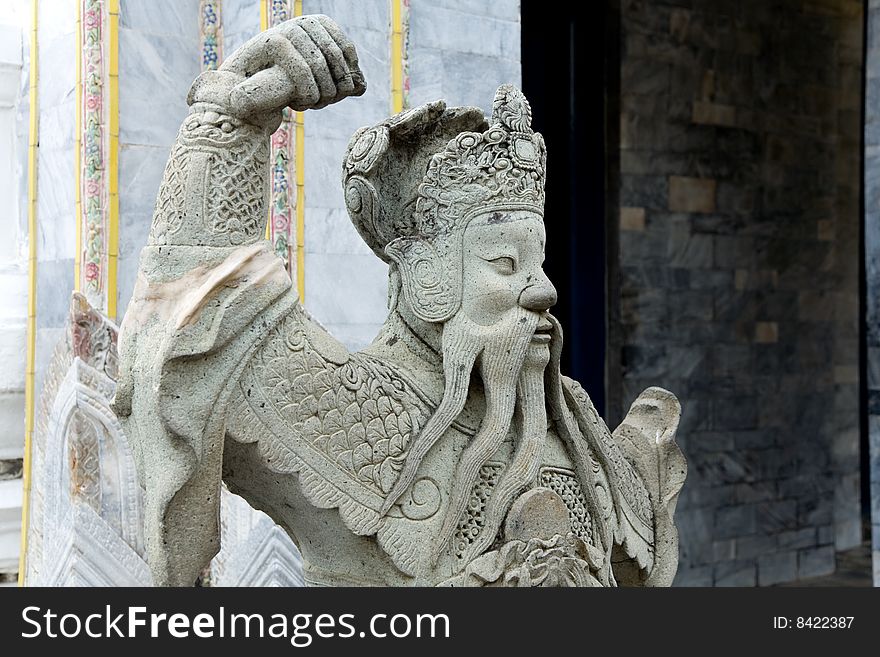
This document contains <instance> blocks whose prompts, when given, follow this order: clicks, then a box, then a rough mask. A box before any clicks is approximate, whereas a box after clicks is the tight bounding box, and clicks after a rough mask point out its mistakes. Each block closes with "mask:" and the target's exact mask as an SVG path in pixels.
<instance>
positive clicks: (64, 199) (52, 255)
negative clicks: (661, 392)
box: [37, 148, 76, 261]
mask: <svg viewBox="0 0 880 657" xmlns="http://www.w3.org/2000/svg"><path fill="white" fill-rule="evenodd" d="M38 158H39V159H38V164H39V186H38V195H37V216H38V217H39V222H38V228H39V238H38V239H39V241H38V243H37V252H38V254H39V255H38V257H39V259H40V260H41V261H42V260H56V259H59V258H72V257H73V255H74V252H75V250H76V249H75V245H76V221H75V220H74V216H75V210H76V200H75V194H76V180H75V178H74V163H73V161H74V160H73V149H72V148H71V149H67V150H59V149H55V150H47V149H42V148H41V149H40V152H39V156H38Z"/></svg>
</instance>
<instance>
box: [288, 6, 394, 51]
mask: <svg viewBox="0 0 880 657" xmlns="http://www.w3.org/2000/svg"><path fill="white" fill-rule="evenodd" d="M303 13H304V14H325V15H327V16H329V17H330V18H332V19H333V20H334V21H336V22H337V23H339V26H340V27H342V29H343V30H345V31H346V32H347V33H348V34H352V33H353V32H354V28H358V27H360V28H368V29H373V30H375V29H383V27H385V26H387V25H389V24H390V20H391V12H390V8H389V3H388V0H357V1H356V2H352V0H303ZM355 43H357V41H356V42H355ZM389 48H390V43H389Z"/></svg>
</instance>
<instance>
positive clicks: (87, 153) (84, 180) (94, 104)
mask: <svg viewBox="0 0 880 657" xmlns="http://www.w3.org/2000/svg"><path fill="white" fill-rule="evenodd" d="M81 1H82V7H81V11H82V17H83V18H82V26H81V29H82V34H81V37H82V41H81V43H82V52H81V57H82V67H83V68H82V89H81V90H80V93H81V99H82V100H81V102H82V107H81V112H82V123H81V126H80V127H81V130H82V132H81V134H80V148H81V152H80V166H81V171H80V184H81V186H82V187H81V194H82V198H81V210H80V212H81V216H80V217H78V218H77V220H78V221H80V222H82V236H83V241H82V253H81V257H82V274H81V276H82V279H83V280H82V283H83V287H84V291H85V292H86V295H87V296H88V297H89V298H90V299H92V300H94V298H95V296H97V295H99V294H100V293H101V292H102V291H103V288H104V258H105V255H106V252H107V248H106V244H105V243H106V228H105V226H106V218H107V205H108V195H109V190H108V188H107V185H108V176H107V172H106V158H107V142H106V138H107V118H106V116H105V114H104V105H105V103H104V93H105V89H106V85H105V83H106V75H107V70H106V63H105V59H104V36H105V30H106V20H105V17H106V9H107V8H106V6H105V0H81Z"/></svg>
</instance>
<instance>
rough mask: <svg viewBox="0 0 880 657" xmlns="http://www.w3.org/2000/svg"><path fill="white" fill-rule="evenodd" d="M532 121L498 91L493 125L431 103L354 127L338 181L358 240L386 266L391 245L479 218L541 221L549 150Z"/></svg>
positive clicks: (511, 95) (514, 99) (520, 102)
mask: <svg viewBox="0 0 880 657" xmlns="http://www.w3.org/2000/svg"><path fill="white" fill-rule="evenodd" d="M531 119H532V114H531V108H530V107H529V103H528V101H527V100H526V98H525V96H524V95H523V93H522V92H521V91H520V90H519V89H517V88H516V87H513V86H512V85H503V86H502V87H500V88H499V89H498V91H497V92H496V94H495V102H494V105H493V115H492V126H491V127H490V126H489V125H488V124H487V123H486V120H485V118H484V116H483V112H482V110H479V109H477V108H475V107H454V108H448V109H447V107H446V104H445V103H443V102H442V101H437V102H433V103H428V104H426V105H421V106H419V107H415V108H413V109H410V110H406V111H404V112H401V113H400V114H397V115H395V116H393V117H391V118H389V119H386V120H385V121H383V122H382V123H380V124H378V125H375V126H371V127H367V128H361V129H360V130H358V132H357V133H355V135H354V136H353V137H352V139H351V142H350V143H349V146H348V151H347V152H346V156H345V161H344V163H343V176H342V177H343V185H344V188H345V199H346V205H347V207H348V212H349V215H350V216H351V220H352V222H353V223H354V225H355V227H356V228H357V230H358V232H359V233H360V234H361V237H363V239H364V241H366V243H367V244H368V245H369V246H370V248H372V249H373V252H374V253H375V254H376V255H377V256H379V257H380V258H382V259H383V260H385V261H386V262H390V261H391V258H389V255H388V254H387V253H386V251H385V247H386V246H387V245H388V244H389V243H390V242H392V241H393V240H395V239H396V238H399V237H415V236H423V237H432V236H435V235H437V234H438V233H441V232H448V231H450V230H454V229H457V228H464V226H465V225H466V223H467V220H469V219H470V218H471V217H472V216H473V215H474V214H476V213H477V212H481V211H492V210H494V209H497V210H511V209H513V210H515V209H528V210H532V211H534V212H537V213H539V214H541V215H542V216H543V207H544V180H545V170H546V169H545V166H546V158H547V150H546V148H545V146H544V139H543V138H542V137H541V135H540V134H538V133H535V132H533V131H532V129H531Z"/></svg>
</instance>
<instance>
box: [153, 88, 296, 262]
mask: <svg viewBox="0 0 880 657" xmlns="http://www.w3.org/2000/svg"><path fill="white" fill-rule="evenodd" d="M213 73H215V74H216V75H213V76H210V77H209V78H207V79H208V80H209V82H210V81H211V80H214V81H215V82H216V83H212V84H208V83H202V84H201V85H200V83H199V80H204V79H206V78H205V76H204V74H203V76H200V77H199V79H198V80H197V81H196V83H195V84H193V90H194V91H192V92H191V94H190V96H191V99H193V103H192V106H191V108H190V112H189V115H188V116H187V117H186V119H185V120H184V122H183V125H181V127H180V131H179V133H178V135H177V139H176V141H175V143H174V146H173V147H172V149H171V155H170V156H169V158H168V163H167V164H166V166H165V174H164V176H163V178H162V185H161V187H160V188H159V194H158V196H157V198H156V207H155V211H154V214H153V222H152V227H151V229H150V241H149V243H150V244H151V245H155V246H160V245H169V246H170V245H175V246H206V247H228V246H240V245H242V244H252V243H254V242H256V241H257V240H259V239H261V238H262V236H263V234H264V231H265V222H266V188H265V186H266V184H267V180H268V177H267V175H266V169H267V163H268V158H269V135H270V134H271V130H272V129H273V128H274V126H271V125H267V124H265V123H263V124H257V123H251V122H248V121H245V120H242V119H240V118H236V117H235V116H233V115H232V114H231V113H230V112H229V111H228V107H227V106H226V103H225V101H224V98H225V99H227V100H228V93H227V92H226V91H224V89H225V87H226V86H227V85H228V83H224V74H223V72H221V71H215V72H213ZM229 82H231V81H229ZM195 99H200V100H195ZM278 114H279V117H280V110H279V112H278Z"/></svg>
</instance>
